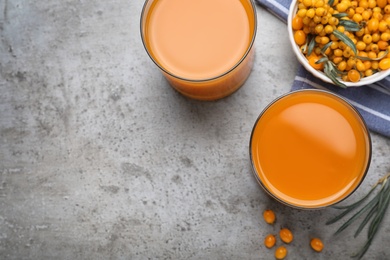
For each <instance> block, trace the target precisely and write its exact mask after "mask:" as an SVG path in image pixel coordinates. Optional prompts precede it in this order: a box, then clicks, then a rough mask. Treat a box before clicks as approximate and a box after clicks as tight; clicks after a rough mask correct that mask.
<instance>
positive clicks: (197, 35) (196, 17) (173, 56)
mask: <svg viewBox="0 0 390 260" xmlns="http://www.w3.org/2000/svg"><path fill="white" fill-rule="evenodd" d="M256 29H257V20H256V9H255V5H254V3H253V1H252V0H146V2H145V4H144V7H143V10H142V15H141V37H142V41H143V44H144V46H145V49H146V51H147V53H148V54H149V56H150V58H151V59H152V60H153V61H154V63H155V64H156V65H157V66H158V67H159V68H160V69H161V71H162V72H163V74H164V76H165V77H166V78H167V80H168V81H169V83H170V84H171V86H172V87H173V88H174V89H176V90H177V91H178V92H180V93H182V94H183V95H185V96H187V97H190V98H193V99H199V100H216V99H220V98H223V97H226V96H228V95H230V94H232V93H233V92H235V91H236V90H237V89H239V88H240V86H242V84H243V83H244V82H245V80H246V79H247V77H248V76H249V74H250V72H251V69H252V66H253V60H254V48H253V43H254V40H255V36H256Z"/></svg>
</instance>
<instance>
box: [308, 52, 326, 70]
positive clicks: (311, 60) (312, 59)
mask: <svg viewBox="0 0 390 260" xmlns="http://www.w3.org/2000/svg"><path fill="white" fill-rule="evenodd" d="M319 59H320V57H319V56H318V55H317V54H315V53H314V52H312V53H311V54H310V56H309V57H307V60H308V61H309V64H310V66H312V67H313V68H314V69H316V70H322V69H323V68H324V64H323V63H318V64H317V63H316V62H317V61H318V60H319Z"/></svg>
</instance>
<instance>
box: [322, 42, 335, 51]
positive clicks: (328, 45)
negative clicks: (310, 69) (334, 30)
mask: <svg viewBox="0 0 390 260" xmlns="http://www.w3.org/2000/svg"><path fill="white" fill-rule="evenodd" d="M332 43H333V42H332V41H330V42H328V43H327V44H325V45H324V47H322V49H321V52H322V53H325V52H326V50H327V49H328V48H329V47H330V45H332Z"/></svg>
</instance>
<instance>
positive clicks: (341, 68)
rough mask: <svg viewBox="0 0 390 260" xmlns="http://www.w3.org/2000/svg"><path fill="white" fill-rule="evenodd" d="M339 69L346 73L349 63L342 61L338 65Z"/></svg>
mask: <svg viewBox="0 0 390 260" xmlns="http://www.w3.org/2000/svg"><path fill="white" fill-rule="evenodd" d="M337 68H338V69H339V70H340V71H344V70H345V69H346V68H347V62H346V61H344V60H343V61H341V62H340V63H339V64H338V65H337Z"/></svg>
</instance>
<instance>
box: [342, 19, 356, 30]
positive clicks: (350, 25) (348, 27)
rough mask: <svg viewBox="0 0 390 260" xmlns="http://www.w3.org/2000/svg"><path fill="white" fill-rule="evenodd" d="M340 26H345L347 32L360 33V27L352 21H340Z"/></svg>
mask: <svg viewBox="0 0 390 260" xmlns="http://www.w3.org/2000/svg"><path fill="white" fill-rule="evenodd" d="M339 25H342V26H344V28H345V30H346V31H350V32H358V31H360V29H361V28H360V25H359V24H358V23H357V22H354V21H351V20H343V19H341V20H339Z"/></svg>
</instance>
